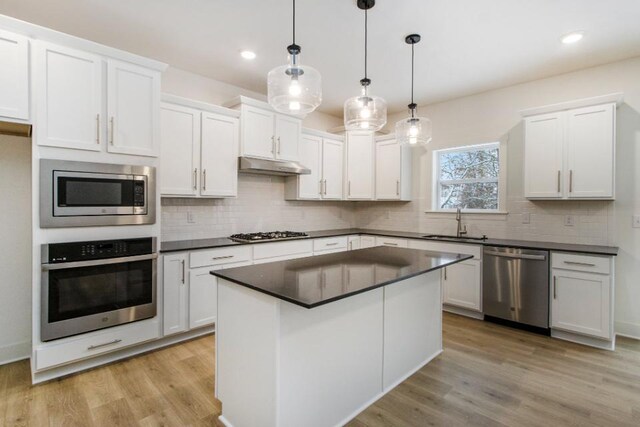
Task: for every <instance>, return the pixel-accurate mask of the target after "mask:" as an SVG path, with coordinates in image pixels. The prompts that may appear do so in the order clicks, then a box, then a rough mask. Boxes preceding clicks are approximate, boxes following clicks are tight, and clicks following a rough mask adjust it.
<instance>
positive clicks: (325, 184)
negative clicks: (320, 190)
mask: <svg viewBox="0 0 640 427" xmlns="http://www.w3.org/2000/svg"><path fill="white" fill-rule="evenodd" d="M324 195H325V196H326V195H327V180H326V179H325V180H324Z"/></svg>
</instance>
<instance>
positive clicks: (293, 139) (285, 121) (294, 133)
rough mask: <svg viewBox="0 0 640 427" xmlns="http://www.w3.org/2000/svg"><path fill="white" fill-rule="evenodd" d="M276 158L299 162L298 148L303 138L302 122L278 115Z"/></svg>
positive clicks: (276, 124)
mask: <svg viewBox="0 0 640 427" xmlns="http://www.w3.org/2000/svg"><path fill="white" fill-rule="evenodd" d="M275 126H276V127H275V130H276V132H275V135H276V158H277V159H281V160H293V161H298V160H299V158H300V154H299V153H298V146H299V144H300V138H301V136H302V120H300V119H296V118H295V117H289V116H283V115H281V114H276V123H275Z"/></svg>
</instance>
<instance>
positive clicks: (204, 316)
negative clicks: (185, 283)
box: [189, 267, 218, 329]
mask: <svg viewBox="0 0 640 427" xmlns="http://www.w3.org/2000/svg"><path fill="white" fill-rule="evenodd" d="M211 270H213V268H212V267H202V268H196V269H193V270H191V271H189V328H190V329H193V328H199V327H200V326H206V325H211V324H213V323H215V321H216V314H217V312H218V280H217V278H216V277H215V276H213V275H211V273H210V271H211Z"/></svg>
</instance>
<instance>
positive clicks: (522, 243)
mask: <svg viewBox="0 0 640 427" xmlns="http://www.w3.org/2000/svg"><path fill="white" fill-rule="evenodd" d="M307 233H308V234H309V238H312V239H317V238H321V237H336V236H347V235H351V234H369V235H372V236H385V237H399V238H406V239H422V240H432V241H439V242H453V243H464V244H473V245H484V246H507V247H514V248H523V249H543V250H549V251H559V252H575V253H584V254H593V255H611V256H615V255H618V248H617V247H615V246H597V245H577V244H572V243H558V242H538V241H533V240H510V239H486V240H472V239H462V240H460V239H455V238H454V239H433V238H425V237H423V236H425V235H428V234H429V233H416V232H409V231H391V230H373V229H367V228H341V229H336V230H320V231H309V232H307ZM260 243H269V242H253V243H238V242H234V241H233V240H230V239H227V238H226V237H218V238H213V239H198V240H177V241H173V242H162V244H161V247H160V252H179V251H188V250H194V249H207V248H220V247H224V246H234V245H244V244H252V245H255V244H260Z"/></svg>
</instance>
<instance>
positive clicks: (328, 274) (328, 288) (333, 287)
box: [321, 252, 344, 298]
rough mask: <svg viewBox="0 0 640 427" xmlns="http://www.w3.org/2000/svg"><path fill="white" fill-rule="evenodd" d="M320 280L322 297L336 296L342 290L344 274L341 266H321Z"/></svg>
mask: <svg viewBox="0 0 640 427" xmlns="http://www.w3.org/2000/svg"><path fill="white" fill-rule="evenodd" d="M327 253H329V252H327ZM321 280H322V282H321V283H322V292H321V295H322V298H332V297H336V296H338V295H340V294H342V293H343V292H344V289H343V286H344V276H343V272H342V266H337V267H326V268H323V269H322V271H321Z"/></svg>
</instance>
